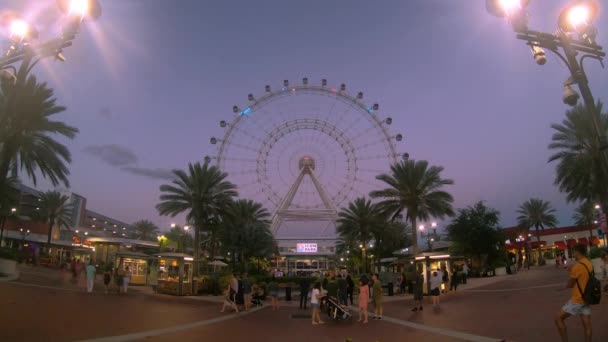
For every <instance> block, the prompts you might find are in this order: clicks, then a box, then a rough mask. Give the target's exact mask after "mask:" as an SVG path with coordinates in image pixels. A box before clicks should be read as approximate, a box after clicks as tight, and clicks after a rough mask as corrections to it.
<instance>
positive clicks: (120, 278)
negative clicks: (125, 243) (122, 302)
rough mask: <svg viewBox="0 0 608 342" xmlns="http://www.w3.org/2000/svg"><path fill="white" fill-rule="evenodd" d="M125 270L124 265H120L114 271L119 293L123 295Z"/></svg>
mask: <svg viewBox="0 0 608 342" xmlns="http://www.w3.org/2000/svg"><path fill="white" fill-rule="evenodd" d="M124 276H125V270H124V269H123V268H122V264H119V265H118V267H116V270H115V271H114V280H115V281H116V287H118V293H119V294H120V293H122V282H123V280H124Z"/></svg>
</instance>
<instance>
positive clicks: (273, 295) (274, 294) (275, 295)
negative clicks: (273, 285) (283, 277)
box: [270, 292, 279, 298]
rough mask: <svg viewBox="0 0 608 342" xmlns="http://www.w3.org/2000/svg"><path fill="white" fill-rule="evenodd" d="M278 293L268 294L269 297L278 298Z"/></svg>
mask: <svg viewBox="0 0 608 342" xmlns="http://www.w3.org/2000/svg"><path fill="white" fill-rule="evenodd" d="M278 296H279V293H278V292H270V297H275V298H276V297H278Z"/></svg>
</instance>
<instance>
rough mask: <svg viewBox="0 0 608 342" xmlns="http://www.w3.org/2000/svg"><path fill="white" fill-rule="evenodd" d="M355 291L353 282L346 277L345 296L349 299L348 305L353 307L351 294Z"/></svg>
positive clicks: (348, 276)
mask: <svg viewBox="0 0 608 342" xmlns="http://www.w3.org/2000/svg"><path fill="white" fill-rule="evenodd" d="M354 291H355V282H354V281H353V278H352V277H351V276H350V274H349V275H347V276H346V295H347V297H349V298H350V305H353V292H354Z"/></svg>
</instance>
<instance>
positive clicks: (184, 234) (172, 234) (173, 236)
mask: <svg viewBox="0 0 608 342" xmlns="http://www.w3.org/2000/svg"><path fill="white" fill-rule="evenodd" d="M165 236H166V237H167V238H168V239H169V240H171V241H174V242H175V243H176V245H177V248H176V249H177V250H178V251H180V252H182V253H186V249H187V248H190V247H192V246H193V245H194V243H193V239H192V235H190V231H188V230H186V229H185V228H183V227H180V226H175V227H172V228H171V230H169V232H168V233H167V234H165Z"/></svg>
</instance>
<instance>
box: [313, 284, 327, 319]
mask: <svg viewBox="0 0 608 342" xmlns="http://www.w3.org/2000/svg"><path fill="white" fill-rule="evenodd" d="M322 297H323V293H321V283H320V282H316V283H315V285H314V286H313V288H312V294H311V296H310V306H311V307H312V324H313V325H317V324H325V322H323V321H322V320H321V316H320V314H319V312H320V303H321V298H322Z"/></svg>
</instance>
